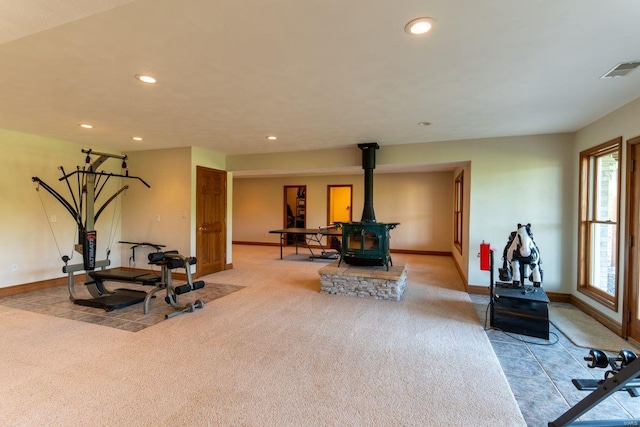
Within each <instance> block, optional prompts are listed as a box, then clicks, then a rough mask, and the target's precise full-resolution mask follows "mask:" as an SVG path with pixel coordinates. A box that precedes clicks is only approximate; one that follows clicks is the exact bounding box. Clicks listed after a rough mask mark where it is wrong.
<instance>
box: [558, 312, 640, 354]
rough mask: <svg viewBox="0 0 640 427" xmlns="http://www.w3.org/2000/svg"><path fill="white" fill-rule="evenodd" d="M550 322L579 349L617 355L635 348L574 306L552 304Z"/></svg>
mask: <svg viewBox="0 0 640 427" xmlns="http://www.w3.org/2000/svg"><path fill="white" fill-rule="evenodd" d="M549 321H550V322H551V323H553V324H554V325H555V327H556V328H558V329H559V330H560V331H562V333H563V334H565V335H566V336H567V338H569V339H570V340H571V342H573V343H574V344H575V345H577V346H579V347H584V348H589V349H591V348H595V349H600V350H607V351H612V352H616V353H617V352H619V351H620V350H621V349H623V348H629V349H632V348H634V346H633V345H632V344H631V343H629V342H628V341H625V340H623V339H622V338H620V337H619V336H617V335H616V334H615V333H613V332H612V331H610V330H609V329H607V328H606V327H605V326H603V325H602V324H601V323H599V322H598V321H597V320H595V319H594V318H593V317H591V316H589V315H587V314H586V313H584V312H583V311H582V310H580V309H578V308H576V307H573V306H569V305H559V304H553V303H552V304H550V305H549Z"/></svg>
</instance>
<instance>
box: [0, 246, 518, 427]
mask: <svg viewBox="0 0 640 427" xmlns="http://www.w3.org/2000/svg"><path fill="white" fill-rule="evenodd" d="M396 259H397V261H398V262H406V263H407V265H408V287H407V290H406V292H405V295H404V299H403V300H402V301H400V302H395V301H377V300H372V299H362V298H356V297H345V296H336V295H323V294H320V293H319V288H320V284H319V276H318V273H317V270H318V269H319V268H320V267H322V266H323V265H324V264H323V263H321V262H318V261H314V262H311V261H286V260H280V259H279V248H273V247H254V246H234V252H233V265H234V268H233V269H232V270H228V271H224V272H221V273H217V274H215V275H212V276H209V277H207V278H206V280H208V281H216V282H222V283H228V284H232V285H237V286H246V288H245V289H243V290H242V291H241V292H234V293H232V294H230V295H228V296H225V297H224V298H220V299H217V300H215V301H212V302H211V303H209V304H207V305H206V306H205V307H204V308H203V309H201V310H197V311H196V312H194V313H190V314H185V315H182V316H178V317H176V318H173V319H169V320H167V321H163V322H160V323H158V324H156V325H153V326H150V327H148V328H146V329H144V330H142V331H139V332H135V333H134V332H128V331H123V330H118V329H114V328H110V327H104V326H100V325H95V324H90V323H85V322H78V321H74V320H70V319H62V318H58V317H53V316H49V315H45V314H41V313H33V312H28V311H23V310H19V309H16V308H7V307H0V325H1V326H0V343H2V345H1V346H0V360H2V368H3V369H2V371H3V374H2V381H1V382H0V396H2V399H0V425H11V426H43V425H46V426H169V425H170V426H509V427H513V426H524V425H525V422H524V420H523V418H522V415H521V414H520V410H519V409H518V405H517V403H516V401H515V399H514V397H513V394H512V393H511V390H510V389H509V385H508V383H507V380H506V378H505V375H504V373H503V372H502V369H501V367H500V364H499V362H498V360H497V357H496V355H495V353H494V352H493V350H492V347H491V344H490V342H489V340H488V338H487V335H486V334H485V332H484V330H483V328H482V325H480V323H479V321H478V317H477V316H476V314H475V311H474V309H473V306H472V303H471V300H470V299H469V296H468V295H467V294H466V293H465V292H464V290H463V286H462V283H461V281H460V278H459V276H458V274H457V272H456V269H455V267H454V265H453V262H452V261H451V259H450V258H447V257H428V256H407V255H397V256H394V261H396Z"/></svg>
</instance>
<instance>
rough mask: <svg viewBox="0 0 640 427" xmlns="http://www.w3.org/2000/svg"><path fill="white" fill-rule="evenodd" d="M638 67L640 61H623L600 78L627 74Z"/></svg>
mask: <svg viewBox="0 0 640 427" xmlns="http://www.w3.org/2000/svg"><path fill="white" fill-rule="evenodd" d="M638 67H640V61H633V62H621V63H620V64H618V65H616V66H615V67H613V68H612V69H610V70H609V71H607V73H606V74H605V75H604V76H602V77H600V78H601V79H609V78H612V77H622V76H626V75H627V74H629V73H630V72H632V71H633V70H635V69H636V68H638Z"/></svg>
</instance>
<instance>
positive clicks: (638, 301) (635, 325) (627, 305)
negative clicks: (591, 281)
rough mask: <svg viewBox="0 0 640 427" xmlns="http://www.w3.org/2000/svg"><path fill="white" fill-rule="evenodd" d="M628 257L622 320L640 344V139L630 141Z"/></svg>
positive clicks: (630, 334)
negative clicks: (639, 239) (639, 240)
mask: <svg viewBox="0 0 640 427" xmlns="http://www.w3.org/2000/svg"><path fill="white" fill-rule="evenodd" d="M627 157H628V159H627V177H628V178H627V187H628V190H627V200H626V203H627V219H626V222H627V236H626V237H627V243H628V244H627V256H626V267H627V268H626V269H625V271H626V274H625V290H626V291H625V292H624V295H625V301H624V303H623V307H624V309H623V310H624V313H623V314H624V315H623V319H622V323H623V330H625V331H626V332H627V336H628V337H629V338H631V339H632V340H634V341H636V342H640V296H639V293H640V290H639V287H640V259H639V257H640V253H639V251H638V238H640V216H639V215H640V171H638V167H639V166H640V163H639V162H640V137H637V138H633V139H631V140H629V141H628V142H627ZM625 323H626V328H625Z"/></svg>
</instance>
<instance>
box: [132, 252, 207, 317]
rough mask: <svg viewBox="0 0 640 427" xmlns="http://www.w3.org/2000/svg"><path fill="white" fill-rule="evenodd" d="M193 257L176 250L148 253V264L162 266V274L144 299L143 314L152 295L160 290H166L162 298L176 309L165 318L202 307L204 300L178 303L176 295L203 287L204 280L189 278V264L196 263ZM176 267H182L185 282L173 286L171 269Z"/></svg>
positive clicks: (147, 309) (146, 311) (145, 312)
mask: <svg viewBox="0 0 640 427" xmlns="http://www.w3.org/2000/svg"><path fill="white" fill-rule="evenodd" d="M197 262H198V261H197V259H196V258H195V257H185V256H182V255H180V254H179V253H178V251H167V252H156V253H151V254H149V264H154V265H158V266H160V267H161V268H162V275H161V279H160V282H158V284H157V286H156V287H155V288H154V289H153V290H152V291H151V292H149V293H148V294H147V295H146V297H145V299H144V314H148V313H149V303H150V301H151V298H153V296H154V295H155V294H156V293H157V292H159V291H162V290H166V292H167V294H166V297H165V298H164V300H165V302H166V303H167V304H169V305H170V306H172V307H173V308H175V309H176V311H174V312H173V313H169V314H166V315H165V319H169V318H171V317H175V316H177V315H179V314H182V313H191V312H193V311H195V309H197V308H202V307H204V301H202V300H200V299H197V300H196V301H195V302H194V303H189V304H186V305H184V306H183V305H180V303H179V301H178V296H179V295H182V294H186V293H188V292H191V291H195V290H198V289H202V288H204V281H202V280H199V281H196V282H194V281H193V280H191V266H192V265H195V264H196V263H197ZM176 268H184V271H185V273H186V276H187V283H185V284H184V285H179V286H174V285H173V278H172V275H171V274H172V273H171V272H172V270H174V269H176Z"/></svg>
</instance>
